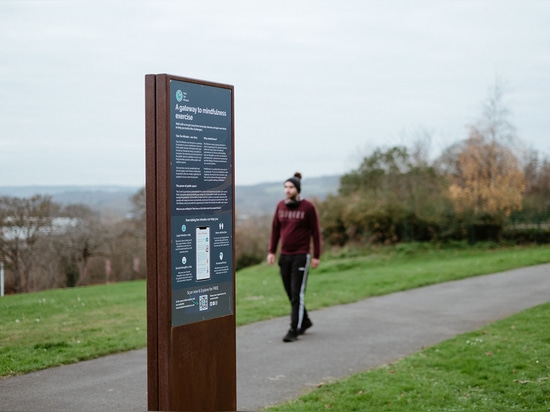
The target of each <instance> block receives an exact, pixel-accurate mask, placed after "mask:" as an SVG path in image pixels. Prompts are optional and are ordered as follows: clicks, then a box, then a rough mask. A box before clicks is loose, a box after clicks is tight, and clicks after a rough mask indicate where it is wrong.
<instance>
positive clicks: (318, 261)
mask: <svg viewBox="0 0 550 412" xmlns="http://www.w3.org/2000/svg"><path fill="white" fill-rule="evenodd" d="M319 263H321V261H320V260H319V259H311V267H312V268H313V269H315V268H316V267H317V266H319Z"/></svg>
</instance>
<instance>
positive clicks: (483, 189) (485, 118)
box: [447, 84, 525, 225]
mask: <svg viewBox="0 0 550 412" xmlns="http://www.w3.org/2000/svg"><path fill="white" fill-rule="evenodd" d="M507 114H508V110H507V109H506V108H505V106H504V104H503V102H502V88H501V87H500V86H499V85H498V84H497V85H495V87H494V89H493V90H492V92H491V93H490V95H489V97H488V99H487V101H486V103H485V105H484V111H483V115H482V117H481V119H480V120H479V121H478V122H477V124H475V125H472V126H470V127H469V134H468V138H467V139H466V141H465V142H463V144H461V145H456V146H454V148H453V149H454V151H453V152H454V154H455V157H454V158H453V157H452V156H450V157H449V158H448V159H447V166H450V167H447V171H448V172H450V177H451V179H452V184H451V185H450V187H449V196H450V199H451V200H452V202H453V205H454V207H455V210H456V211H457V213H459V214H462V215H464V214H468V215H471V216H472V218H473V219H474V220H476V219H478V220H479V219H483V220H485V221H489V222H491V223H492V224H496V225H502V224H503V223H504V222H505V220H506V218H507V217H508V216H509V215H510V213H511V212H512V211H514V210H520V209H521V207H522V193H523V190H524V188H525V178H524V174H523V171H522V168H521V164H520V161H519V159H518V157H517V156H516V155H515V154H514V149H513V147H514V145H515V143H516V141H517V135H516V133H515V128H514V127H513V126H512V125H511V124H510V123H509V122H508V120H507V118H506V115H507ZM449 153H451V152H448V154H449ZM449 160H451V162H454V164H453V163H451V164H449Z"/></svg>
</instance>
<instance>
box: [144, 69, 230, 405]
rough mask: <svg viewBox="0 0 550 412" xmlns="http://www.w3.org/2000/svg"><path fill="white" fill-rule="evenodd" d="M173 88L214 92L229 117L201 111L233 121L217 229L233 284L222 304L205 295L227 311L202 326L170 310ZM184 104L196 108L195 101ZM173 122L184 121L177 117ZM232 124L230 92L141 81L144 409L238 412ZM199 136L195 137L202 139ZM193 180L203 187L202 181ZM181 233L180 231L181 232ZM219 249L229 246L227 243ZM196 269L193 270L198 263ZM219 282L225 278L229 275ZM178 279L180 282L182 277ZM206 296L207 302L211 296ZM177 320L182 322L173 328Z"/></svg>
mask: <svg viewBox="0 0 550 412" xmlns="http://www.w3.org/2000/svg"><path fill="white" fill-rule="evenodd" d="M174 82H180V83H181V84H183V85H189V86H190V87H191V88H192V89H193V90H195V89H196V88H197V87H199V86H200V90H203V89H204V90H207V91H210V92H214V93H216V92H217V91H219V92H220V93H222V94H223V95H224V96H226V95H227V96H228V99H230V102H229V105H230V113H227V111H225V110H224V111H219V110H217V109H216V108H214V109H213V108H212V107H208V108H206V110H207V111H208V110H210V111H211V112H210V113H213V114H216V115H218V114H220V113H225V114H224V115H226V116H230V119H226V121H227V120H230V129H231V130H230V131H227V132H228V133H229V132H230V142H227V145H228V150H227V153H226V154H227V156H228V159H227V161H228V162H229V170H228V172H227V173H228V174H227V180H228V182H229V184H230V187H228V186H227V182H226V185H225V189H224V190H225V191H226V192H227V193H226V197H227V199H228V200H227V202H228V203H229V204H228V205H225V206H226V209H227V208H230V210H231V214H230V217H228V214H227V210H225V212H224V213H225V214H224V217H223V218H222V220H221V222H222V223H220V224H219V226H220V227H223V226H224V225H223V219H225V221H226V226H229V227H224V232H225V233H227V234H226V235H225V236H226V237H227V238H228V239H230V244H229V247H230V249H231V250H230V252H229V253H230V254H231V256H224V258H225V259H226V260H227V262H228V263H227V266H229V268H228V269H226V271H231V273H230V277H231V282H230V284H229V286H227V282H225V288H226V291H225V292H224V293H219V294H218V295H224V296H222V297H221V298H219V297H218V296H217V295H214V294H212V295H211V296H210V304H213V302H215V303H216V304H217V303H218V301H217V300H216V299H220V300H219V303H220V306H223V307H224V308H225V309H224V310H225V312H221V315H220V316H216V315H215V313H214V312H212V313H213V315H211V316H213V317H212V318H207V317H205V320H201V319H202V318H199V317H197V316H199V315H198V314H197V312H195V313H191V311H192V310H193V309H194V308H190V309H189V311H190V312H189V314H187V312H183V311H179V309H178V313H177V314H176V313H175V311H176V310H175V309H174V308H175V306H174V299H175V298H174V296H175V293H176V292H178V291H179V290H176V287H180V286H178V285H175V283H177V282H176V281H174V279H175V278H174V271H175V268H174V264H173V260H172V259H173V256H172V255H173V254H174V249H173V244H174V235H173V232H174V229H173V225H172V220H173V219H174V206H173V205H174V201H173V199H174V190H175V189H174V182H172V180H175V179H174V178H173V176H174V174H173V169H172V168H173V167H174V165H173V164H171V159H173V157H171V156H172V155H173V153H171V150H172V149H171V139H173V138H174V136H172V135H173V134H174V133H173V131H171V122H174V117H175V116H174V115H173V110H172V109H173V107H172V106H171V104H172V103H173V102H171V100H170V99H171V98H172V97H173V90H172V91H171V84H172V85H173V84H174ZM180 83H178V84H180ZM178 93H179V95H178V96H177V97H178V101H180V100H181V99H182V94H183V97H185V91H184V92H183V93H181V92H180V90H178ZM207 98H208V97H207ZM184 101H189V100H184ZM188 105H189V107H193V101H192V99H191V101H189V103H188ZM202 109H205V108H204V107H202V108H201V107H200V106H199V109H198V110H199V111H202ZM171 110H172V112H171ZM186 110H187V109H186ZM189 110H191V109H189ZM213 110H216V112H214V111H213ZM178 118H180V119H181V118H182V116H179V117H178ZM234 124H235V122H234V88H233V86H230V85H224V84H219V83H213V82H206V81H201V80H196V79H190V78H185V77H179V76H172V75H168V74H149V75H146V76H145V128H146V203H147V212H146V216H147V378H148V379H147V391H148V410H166V411H168V410H171V411H176V410H201V411H210V410H212V411H214V410H219V411H221V410H224V411H230V410H236V405H237V399H236V380H237V379H236V326H235V325H236V324H235V298H234V297H235V276H234V274H235V263H234V262H235V259H234V256H235V251H234V245H233V237H234V236H233V234H234V227H235V213H234V206H235V200H234V193H235V190H234V188H235V184H234V179H235V178H234V135H235V130H234ZM196 134H199V135H200V133H196ZM229 152H230V153H229ZM197 179H199V180H200V176H199V177H198V178H197ZM199 189H200V185H199ZM195 190H196V188H195ZM209 216H212V215H211V214H210V215H209ZM178 218H180V217H179V216H178ZM210 218H211V217H210ZM195 220H196V219H195ZM212 220H218V219H217V218H216V219H212ZM182 226H183V229H182V230H184V229H185V225H182ZM220 233H221V232H220ZM187 236H192V234H187ZM218 243H219V242H218ZM224 246H225V247H227V241H226V242H225V244H224ZM197 249H198V247H197ZM178 253H179V252H178ZM222 255H223V253H221V252H220V253H219V259H220V260H221V259H222ZM189 256H190V260H191V261H192V259H194V257H193V256H195V255H193V254H191V253H190V254H189ZM216 256H217V255H216ZM197 261H198V257H197ZM196 264H197V265H198V262H196ZM209 264H210V262H209ZM188 266H192V265H188ZM216 269H217V267H216ZM208 275H209V274H208ZM215 275H216V273H214V272H213V275H212V276H215ZM222 275H224V276H225V277H226V278H228V273H225V274H222ZM182 276H185V273H184V274H183V275H182ZM178 279H179V278H178ZM187 279H188V281H187V283H189V284H191V285H193V282H195V281H196V280H199V278H198V277H197V278H196V280H195V279H191V277H188V278H187ZM189 279H191V280H189ZM207 283H208V282H207ZM214 287H215V288H216V286H214ZM202 289H203V290H204V289H205V288H202ZM206 289H207V288H206ZM210 289H212V288H210ZM186 291H187V293H188V294H191V293H192V292H193V290H191V289H186ZM205 296H206V298H207V299H208V296H207V295H205ZM221 299H225V300H223V301H222V300H221ZM181 300H182V301H183V299H181ZM184 303H185V302H184ZM207 306H208V305H207ZM207 306H206V307H205V308H204V311H205V312H204V313H205V314H207V313H209V311H210V308H208V307H207ZM213 309H218V308H213ZM176 315H177V316H176ZM201 316H202V315H201ZM176 318H177V319H179V320H178V322H175V323H174V319H176Z"/></svg>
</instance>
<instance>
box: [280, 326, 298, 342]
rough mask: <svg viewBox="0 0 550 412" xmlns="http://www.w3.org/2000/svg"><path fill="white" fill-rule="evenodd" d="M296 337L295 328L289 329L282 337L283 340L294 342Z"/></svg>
mask: <svg viewBox="0 0 550 412" xmlns="http://www.w3.org/2000/svg"><path fill="white" fill-rule="evenodd" d="M297 339H298V332H297V331H296V330H295V329H289V330H288V332H287V334H286V335H285V337H284V338H283V342H294V341H295V340H297Z"/></svg>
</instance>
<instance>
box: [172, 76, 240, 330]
mask: <svg viewBox="0 0 550 412" xmlns="http://www.w3.org/2000/svg"><path fill="white" fill-rule="evenodd" d="M231 93H232V91H231V90H230V89H227V88H223V87H215V86H210V85H204V84H198V83H192V82H186V81H179V80H170V186H171V199H170V201H171V256H172V262H171V272H172V326H179V325H184V324H189V323H193V322H198V321H202V320H207V319H213V318H217V317H221V316H226V315H231V314H232V313H233V299H234V296H233V227H232V225H233V219H232V214H233V210H232V208H233V189H232V187H233V186H232V182H233V164H232V159H233V155H232V153H231V151H232V113H231V108H232V96H231Z"/></svg>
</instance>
